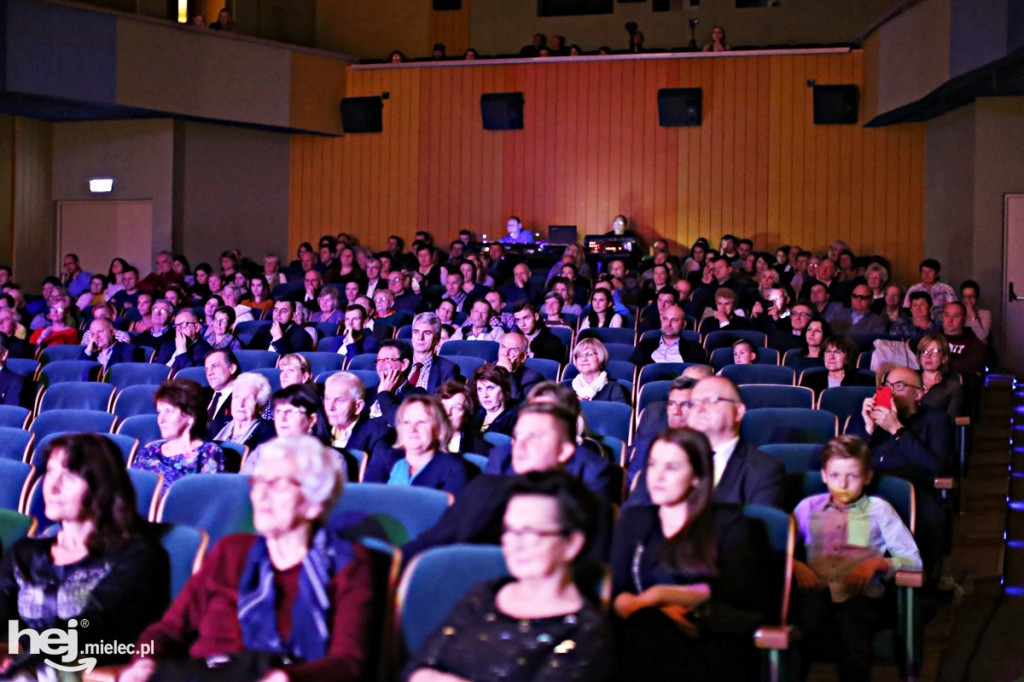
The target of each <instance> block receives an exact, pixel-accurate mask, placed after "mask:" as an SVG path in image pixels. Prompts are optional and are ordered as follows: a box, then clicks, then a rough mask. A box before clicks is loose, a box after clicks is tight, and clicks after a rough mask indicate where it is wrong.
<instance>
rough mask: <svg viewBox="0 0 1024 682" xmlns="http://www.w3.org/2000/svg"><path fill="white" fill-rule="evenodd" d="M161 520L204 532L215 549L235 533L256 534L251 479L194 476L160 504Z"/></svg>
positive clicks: (177, 485) (170, 490)
mask: <svg viewBox="0 0 1024 682" xmlns="http://www.w3.org/2000/svg"><path fill="white" fill-rule="evenodd" d="M157 520H158V521H159V522H160V523H178V524H182V525H185V526H191V527H192V528H199V529H200V530H204V531H206V532H207V533H208V534H209V536H210V544H211V545H214V544H216V543H217V541H218V540H220V539H221V538H222V537H224V536H225V535H229V534H231V533H253V532H255V529H254V528H253V525H252V503H251V502H250V500H249V477H248V476H242V475H241V474H190V475H188V476H184V477H182V478H179V479H178V480H177V481H175V482H174V483H172V484H171V487H170V488H168V489H167V493H166V494H165V495H164V498H163V500H162V501H161V502H160V510H159V511H158V512H157Z"/></svg>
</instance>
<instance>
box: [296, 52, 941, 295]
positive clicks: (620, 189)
mask: <svg viewBox="0 0 1024 682" xmlns="http://www.w3.org/2000/svg"><path fill="white" fill-rule="evenodd" d="M810 78H813V79H816V81H817V82H818V83H819V84H827V83H861V82H862V54H861V53H859V52H853V53H841V54H835V53H832V54H800V55H773V56H745V57H743V56H738V55H731V56H725V57H704V58H702V57H690V58H676V57H667V56H666V57H664V58H655V59H634V60H629V59H627V60H608V61H599V60H582V61H577V60H572V61H569V60H558V61H551V62H547V63H544V62H531V63H522V64H472V65H458V66H418V65H414V66H404V67H384V68H375V69H370V68H353V69H350V71H349V74H348V78H347V81H346V90H347V93H348V94H349V95H351V96H359V95H372V94H380V93H381V92H384V91H388V92H390V94H391V97H390V99H389V100H387V101H386V102H385V107H384V133H383V134H378V135H347V136H343V137H341V138H324V137H313V136H295V137H294V138H293V143H292V192H291V208H290V211H291V214H290V244H291V248H292V250H293V251H294V248H295V247H296V246H297V245H298V243H299V242H301V241H307V240H308V241H315V239H316V238H317V237H318V236H319V235H320V234H323V233H331V232H333V233H337V232H340V231H347V232H350V233H353V234H355V235H356V236H357V237H358V238H360V240H361V241H362V242H363V243H365V244H368V245H370V246H371V247H374V248H379V247H381V246H383V244H384V240H385V238H386V236H387V235H388V234H390V233H393V232H394V233H398V234H402V235H406V236H412V234H413V232H414V231H415V230H417V229H427V230H430V231H431V232H433V234H434V235H435V236H436V237H437V239H438V242H439V243H443V242H445V241H447V240H450V239H451V238H453V237H454V236H455V235H456V233H457V232H458V230H459V229H461V228H469V229H472V230H474V231H477V232H487V233H489V234H491V235H494V234H498V233H500V231H501V230H502V226H503V223H504V218H505V217H506V216H507V215H509V214H512V213H515V214H518V215H519V216H521V217H522V218H523V221H524V223H526V224H527V225H528V226H529V227H531V228H534V229H537V228H540V229H541V232H542V234H543V233H544V232H546V226H547V225H549V224H577V225H579V226H580V232H581V234H582V233H595V232H604V231H605V230H607V229H608V226H609V224H610V222H611V218H612V217H613V216H614V215H616V214H617V213H624V214H626V215H627V216H629V217H630V218H631V220H632V221H633V222H634V223H635V225H636V228H637V229H638V231H639V232H640V233H641V234H642V235H643V236H644V237H646V238H647V239H648V241H649V240H650V239H652V238H653V237H655V236H656V235H663V236H666V237H668V238H669V239H670V240H672V241H675V242H678V243H682V244H689V243H691V242H692V241H693V240H694V239H696V238H697V237H698V236H701V235H704V236H707V237H709V238H711V239H712V240H717V238H718V237H719V236H720V235H721V234H724V233H726V232H731V233H734V234H740V235H745V236H749V237H751V238H753V239H754V240H755V243H756V244H757V246H758V247H759V248H769V247H774V246H777V245H779V244H781V243H784V242H785V243H791V242H795V243H799V244H801V245H802V246H804V247H805V248H813V249H823V248H824V247H825V246H826V245H827V243H828V242H829V241H831V240H832V239H834V238H835V237H840V236H841V237H844V238H846V239H847V241H849V242H850V244H851V246H852V247H853V249H854V250H855V251H857V252H874V253H884V254H887V255H889V256H890V257H892V258H893V259H894V261H895V263H894V264H895V265H896V268H895V269H896V274H897V275H900V276H901V278H902V279H904V280H910V281H913V280H912V279H911V278H912V276H913V274H914V273H915V271H916V267H917V263H918V262H919V260H920V258H921V251H922V225H923V219H924V218H923V212H924V128H923V126H922V125H919V124H913V125H901V126H896V127H890V128H883V129H870V130H869V129H864V128H861V127H859V126H815V125H813V123H812V98H811V91H810V89H809V88H807V85H806V82H807V79H810ZM661 87H702V88H703V89H704V105H703V115H704V121H703V125H702V126H701V127H699V128H662V127H660V126H659V125H658V118H657V102H656V93H657V90H658V88H661ZM501 91H521V92H523V93H524V96H525V99H526V105H525V110H524V117H525V129H524V130H522V131H511V132H487V131H484V130H483V129H482V125H481V122H480V108H479V104H478V102H479V97H480V94H481V93H484V92H501ZM862 121H863V117H862Z"/></svg>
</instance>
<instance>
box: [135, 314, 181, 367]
mask: <svg viewBox="0 0 1024 682" xmlns="http://www.w3.org/2000/svg"><path fill="white" fill-rule="evenodd" d="M173 317H174V307H173V306H172V305H171V304H170V303H169V302H168V301H166V300H165V299H162V298H161V299H158V300H156V301H153V307H152V309H151V311H150V319H151V320H152V322H153V326H152V327H150V329H149V331H145V332H142V333H141V334H139V335H138V336H136V337H135V338H134V339H133V341H134V343H135V345H136V346H146V347H147V348H152V349H153V350H154V351H155V355H154V356H153V362H157V363H160V364H161V365H166V364H167V363H168V362H169V361H170V359H171V356H172V355H174V350H175V340H176V334H175V329H174V326H173V325H172V324H170V322H171V319H172V318H173Z"/></svg>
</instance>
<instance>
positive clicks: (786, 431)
mask: <svg viewBox="0 0 1024 682" xmlns="http://www.w3.org/2000/svg"><path fill="white" fill-rule="evenodd" d="M837 429H838V420H837V419H836V416H835V415H834V414H832V413H831V412H823V411H822V410H807V409H803V408H799V407H764V408H761V409H754V410H747V412H746V414H745V415H744V416H743V421H742V422H740V435H741V436H742V437H743V440H745V441H746V442H748V443H750V444H751V445H754V446H755V447H759V446H761V445H763V444H765V443H826V442H828V441H829V440H831V439H832V438H835V436H836V430H837Z"/></svg>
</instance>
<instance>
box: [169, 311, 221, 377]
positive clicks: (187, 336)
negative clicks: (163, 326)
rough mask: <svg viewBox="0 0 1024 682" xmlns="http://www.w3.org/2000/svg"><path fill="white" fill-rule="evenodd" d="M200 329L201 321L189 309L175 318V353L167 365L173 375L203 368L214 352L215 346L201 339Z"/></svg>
mask: <svg viewBox="0 0 1024 682" xmlns="http://www.w3.org/2000/svg"><path fill="white" fill-rule="evenodd" d="M200 328H201V327H200V324H199V319H198V318H196V314H195V313H194V312H192V310H191V309H189V308H186V309H185V310H182V311H181V312H180V313H178V314H177V315H176V316H175V317H174V352H173V353H172V354H171V358H170V360H168V361H167V363H166V364H167V365H169V366H170V368H171V374H172V375H173V374H175V373H176V372H177V371H178V370H179V369H184V368H185V367H199V366H201V365H202V364H203V362H204V361H205V360H206V356H207V355H209V354H210V353H211V352H212V351H213V346H211V345H210V344H208V343H207V342H206V341H205V340H204V339H202V338H200V336H199V330H200Z"/></svg>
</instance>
